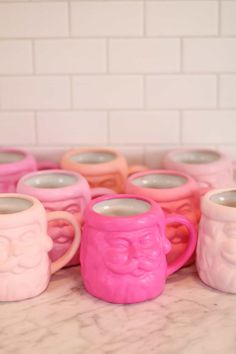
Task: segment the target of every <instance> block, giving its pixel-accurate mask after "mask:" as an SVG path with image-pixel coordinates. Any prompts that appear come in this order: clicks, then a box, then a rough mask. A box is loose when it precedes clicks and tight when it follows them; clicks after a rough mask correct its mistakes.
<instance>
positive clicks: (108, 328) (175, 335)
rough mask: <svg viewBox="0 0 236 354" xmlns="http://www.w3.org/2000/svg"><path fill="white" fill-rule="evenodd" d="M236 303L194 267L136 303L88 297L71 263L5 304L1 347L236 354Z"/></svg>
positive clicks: (107, 353)
mask: <svg viewBox="0 0 236 354" xmlns="http://www.w3.org/2000/svg"><path fill="white" fill-rule="evenodd" d="M235 305H236V295H230V294H224V293H220V292H218V291H214V290H211V289H210V288H208V287H206V286H204V285H203V284H202V283H201V282H200V280H199V279H198V277H197V274H196V271H195V268H194V267H190V268H185V269H183V270H181V271H179V272H178V273H176V274H174V275H173V276H171V277H170V278H169V279H168V282H167V285H166V288H165V291H164V293H163V294H162V295H161V296H160V297H159V298H156V299H155V300H152V301H148V302H145V303H140V304H136V305H113V304H109V303H105V302H103V301H100V300H98V299H96V298H94V297H92V296H90V295H89V294H87V293H86V291H85V290H84V289H83V286H82V283H81V278H80V272H79V267H74V268H68V269H64V270H62V271H60V272H58V273H57V274H55V275H54V276H53V277H52V280H51V283H50V285H49V287H48V289H47V291H46V292H44V293H43V294H42V295H40V296H38V297H37V298H34V299H31V300H26V301H22V302H15V303H0V353H1V354H21V353H22V354H28V353H31V354H34V353H40V354H48V353H50V354H51V353H52V354H54V353H55V354H64V353H66V354H69V353H70V354H73V353H84V354H88V353H89V354H90V353H92V354H111V353H117V354H123V353H124V354H126V353H127V354H139V353H140V354H141V353H142V354H148V353H156V354H164V353H165V354H213V353H214V354H235V353H236V306H235Z"/></svg>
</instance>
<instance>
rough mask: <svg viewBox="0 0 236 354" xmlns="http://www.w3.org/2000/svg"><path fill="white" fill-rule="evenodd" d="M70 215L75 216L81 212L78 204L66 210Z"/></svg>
mask: <svg viewBox="0 0 236 354" xmlns="http://www.w3.org/2000/svg"><path fill="white" fill-rule="evenodd" d="M65 210H66V211H68V212H69V213H72V214H75V213H79V212H80V207H79V205H78V204H71V205H69V206H67V207H66V208H65Z"/></svg>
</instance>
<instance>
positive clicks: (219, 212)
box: [202, 187, 236, 223]
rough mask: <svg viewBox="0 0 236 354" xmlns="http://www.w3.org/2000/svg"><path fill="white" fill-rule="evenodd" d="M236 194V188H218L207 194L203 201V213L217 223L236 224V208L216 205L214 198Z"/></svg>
mask: <svg viewBox="0 0 236 354" xmlns="http://www.w3.org/2000/svg"><path fill="white" fill-rule="evenodd" d="M227 192H235V193H236V187H231V188H222V189H220V188H218V189H213V190H211V191H209V192H207V193H206V194H205V195H204V197H203V199H202V213H204V214H205V215H207V216H209V217H210V218H211V219H214V220H216V221H221V220H224V221H230V222H235V223H236V207H231V206H228V205H224V204H219V203H216V202H215V201H214V200H212V197H213V196H215V195H218V194H222V193H227Z"/></svg>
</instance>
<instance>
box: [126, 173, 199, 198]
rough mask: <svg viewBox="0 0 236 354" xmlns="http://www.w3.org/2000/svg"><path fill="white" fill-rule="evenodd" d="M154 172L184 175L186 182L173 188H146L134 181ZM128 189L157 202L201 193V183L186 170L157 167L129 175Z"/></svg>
mask: <svg viewBox="0 0 236 354" xmlns="http://www.w3.org/2000/svg"><path fill="white" fill-rule="evenodd" d="M154 174H156V175H174V176H179V177H183V178H185V179H186V183H184V184H182V185H180V186H177V187H173V188H172V187H171V188H145V187H143V186H137V185H135V184H134V183H133V180H134V179H137V178H140V177H143V176H147V175H154ZM126 191H127V192H128V193H129V192H130V193H135V194H136V193H137V194H141V195H144V196H146V197H149V198H152V199H154V200H155V201H157V202H172V201H176V200H182V199H185V198H188V197H191V196H195V195H197V194H199V195H200V185H198V182H197V181H196V180H195V179H194V178H193V177H192V176H190V175H188V174H186V173H184V172H180V171H176V170H168V169H166V170H164V169H155V170H147V171H143V172H138V173H135V174H133V175H131V176H130V177H128V179H127V181H126Z"/></svg>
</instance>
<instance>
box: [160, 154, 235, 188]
mask: <svg viewBox="0 0 236 354" xmlns="http://www.w3.org/2000/svg"><path fill="white" fill-rule="evenodd" d="M163 163H164V167H165V168H167V169H171V170H176V171H182V172H185V173H187V174H189V175H191V176H192V177H194V178H195V179H196V180H197V181H199V182H200V183H201V185H202V187H205V189H202V191H203V194H204V193H206V192H207V191H208V190H210V189H212V188H226V187H232V186H235V180H234V169H235V162H233V161H232V160H230V158H229V157H228V156H227V155H225V154H223V153H222V152H219V151H216V150H211V149H175V150H172V151H170V152H168V153H167V154H166V155H165V157H164V161H163Z"/></svg>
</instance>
